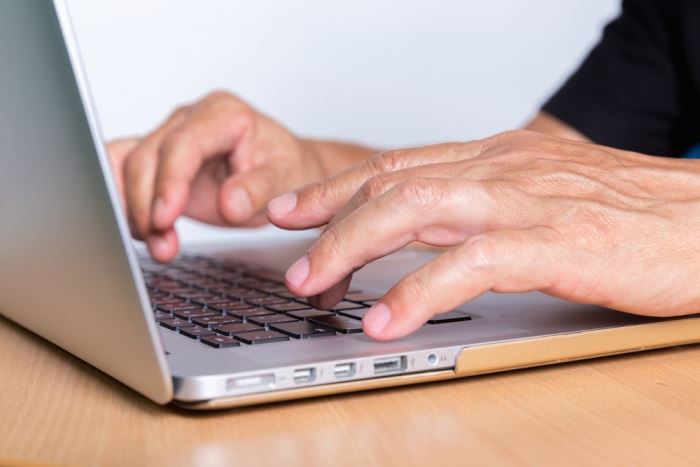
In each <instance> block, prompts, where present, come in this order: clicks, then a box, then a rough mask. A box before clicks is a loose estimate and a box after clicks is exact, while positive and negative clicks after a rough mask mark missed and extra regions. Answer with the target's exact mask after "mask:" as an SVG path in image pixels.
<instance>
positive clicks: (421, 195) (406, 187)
mask: <svg viewBox="0 0 700 467" xmlns="http://www.w3.org/2000/svg"><path fill="white" fill-rule="evenodd" d="M438 185H440V181H439V180H428V179H425V178H411V179H409V180H406V181H404V182H402V183H400V184H399V185H397V186H396V195H397V197H398V198H399V200H401V201H402V202H404V203H411V204H413V205H418V206H420V207H426V208H429V207H433V206H435V205H437V204H439V203H440V201H441V198H442V195H441V191H442V190H441V189H440V188H441V187H439V186H438Z"/></svg>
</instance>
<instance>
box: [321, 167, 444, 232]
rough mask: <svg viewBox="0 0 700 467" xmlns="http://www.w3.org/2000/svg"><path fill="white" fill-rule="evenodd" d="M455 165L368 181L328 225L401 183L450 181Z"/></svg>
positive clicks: (413, 168)
mask: <svg viewBox="0 0 700 467" xmlns="http://www.w3.org/2000/svg"><path fill="white" fill-rule="evenodd" d="M455 170H456V168H455V165H454V163H449V162H445V163H438V164H428V165H422V166H419V167H411V168H408V169H404V170H399V171H397V172H390V173H387V174H382V175H377V176H376V177H372V178H370V179H369V180H367V181H366V182H365V183H364V184H363V185H362V186H361V187H360V189H359V190H357V191H356V192H355V194H354V195H352V198H350V200H349V201H348V202H347V203H346V204H345V205H344V206H343V207H342V208H340V209H339V210H338V211H337V212H336V213H335V215H334V216H333V217H332V218H331V220H330V221H329V223H328V225H329V226H332V225H334V224H335V223H338V222H340V221H341V220H343V219H345V218H346V217H347V216H349V215H350V214H351V213H353V212H354V211H355V210H356V209H358V208H359V207H360V206H362V205H364V204H365V203H367V202H368V201H370V200H372V199H375V198H378V197H380V196H382V195H383V194H385V193H387V192H388V191H390V190H392V189H393V188H394V187H396V186H397V185H399V184H400V183H403V182H406V181H407V180H415V179H421V178H422V179H448V178H454V176H455Z"/></svg>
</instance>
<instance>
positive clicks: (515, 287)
mask: <svg viewBox="0 0 700 467" xmlns="http://www.w3.org/2000/svg"><path fill="white" fill-rule="evenodd" d="M557 245H558V243H557V242H556V239H555V238H553V235H552V231H551V230H548V229H544V228H532V229H527V230H514V231H498V232H493V233H489V234H485V235H481V236H476V237H472V238H470V239H469V240H467V241H466V242H464V243H463V244H462V245H460V246H459V247H455V248H453V249H451V250H448V251H447V252H446V253H443V254H442V255H441V256H438V257H437V258H436V259H434V260H433V261H431V262H429V263H427V264H426V265H424V266H423V267H421V268H420V269H418V270H417V271H415V272H413V273H411V274H409V275H408V276H406V277H405V278H404V279H402V280H401V281H400V282H399V283H398V284H396V285H395V286H394V287H393V288H392V289H391V290H389V292H387V294H386V295H385V296H384V297H383V298H382V299H381V300H380V301H379V302H378V303H376V304H375V305H374V306H372V308H371V309H370V310H369V311H368V312H367V314H366V315H365V318H364V319H363V322H362V326H363V328H364V331H365V332H366V333H367V334H368V335H369V336H371V337H373V338H375V339H380V340H388V339H396V338H399V337H402V336H405V335H407V334H410V333H411V332H413V331H415V330H417V329H418V328H419V327H420V326H422V325H423V324H424V323H425V322H426V321H427V320H428V319H429V318H430V317H432V316H433V315H435V314H438V313H444V312H447V311H450V310H453V309H454V308H456V307H458V306H460V305H461V304H462V303H464V302H467V301H470V300H472V299H474V298H476V297H478V296H480V295H482V294H484V293H485V292H488V291H494V292H530V291H534V290H546V289H547V288H549V287H551V286H553V284H554V283H555V281H556V278H557V277H558V275H559V274H558V272H559V270H561V269H562V268H563V267H564V261H563V260H564V257H563V255H561V254H560V251H559V248H558V246H557Z"/></svg>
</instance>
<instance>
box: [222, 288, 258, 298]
mask: <svg viewBox="0 0 700 467" xmlns="http://www.w3.org/2000/svg"><path fill="white" fill-rule="evenodd" d="M226 295H228V296H229V297H233V298H237V299H239V300H245V299H248V298H261V297H267V296H268V295H267V294H266V293H265V292H258V291H257V290H251V289H244V288H240V289H237V290H234V291H229V292H226Z"/></svg>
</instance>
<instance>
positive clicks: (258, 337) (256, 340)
mask: <svg viewBox="0 0 700 467" xmlns="http://www.w3.org/2000/svg"><path fill="white" fill-rule="evenodd" d="M234 337H235V338H236V339H238V340H239V341H241V342H243V343H244V344H269V343H272V342H282V341H288V340H289V337H287V336H285V335H284V334H280V333H279V332H275V331H264V330H263V331H254V332H245V333H243V334H236V335H235V336H234Z"/></svg>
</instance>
